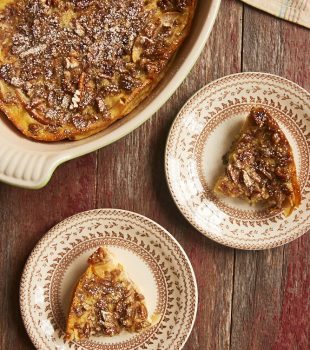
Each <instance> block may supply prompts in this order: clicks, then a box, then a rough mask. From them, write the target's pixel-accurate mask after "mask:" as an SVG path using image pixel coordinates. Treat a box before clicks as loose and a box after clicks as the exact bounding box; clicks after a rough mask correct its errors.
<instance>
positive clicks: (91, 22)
mask: <svg viewBox="0 0 310 350" xmlns="http://www.w3.org/2000/svg"><path fill="white" fill-rule="evenodd" d="M195 6H196V0H122V1H119V0H104V1H103V0H3V1H1V3H0V110H1V111H2V112H3V113H4V115H6V116H7V118H8V119H9V120H11V121H12V122H13V123H14V125H15V126H16V127H17V128H18V129H19V130H20V131H21V132H22V133H23V134H24V135H26V136H27V137H29V138H32V139H35V140H41V141H58V140H63V139H71V140H77V139H81V138H85V137H88V136H90V135H92V134H95V133H97V132H99V131H101V130H103V129H106V128H107V127H108V126H110V125H111V124H112V123H114V122H115V121H116V120H118V119H120V118H122V117H124V116H125V115H127V114H128V113H130V112H131V111H132V110H133V109H134V108H135V107H137V106H138V105H139V104H140V102H141V101H142V100H143V99H145V98H146V97H147V96H148V95H149V94H150V92H151V90H152V89H153V88H154V87H155V86H156V84H157V83H158V82H159V81H160V79H161V78H162V77H163V75H164V73H165V72H166V70H167V66H168V64H169V62H170V61H171V59H172V58H173V56H174V54H175V53H176V51H177V49H178V48H179V46H180V45H181V43H182V42H183V40H184V39H185V37H186V36H187V34H188V33H189V30H190V26H191V22H192V18H193V15H194V11H195Z"/></svg>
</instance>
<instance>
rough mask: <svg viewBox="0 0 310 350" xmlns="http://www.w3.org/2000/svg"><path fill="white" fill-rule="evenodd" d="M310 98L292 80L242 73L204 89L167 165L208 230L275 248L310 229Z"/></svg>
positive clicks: (180, 123) (189, 209) (188, 208)
mask: <svg viewBox="0 0 310 350" xmlns="http://www.w3.org/2000/svg"><path fill="white" fill-rule="evenodd" d="M309 168H310V95H309V93H308V92H307V91H306V90H304V89H303V88H301V87H300V86H298V85H296V84H295V83H293V82H291V81H289V80H286V79H284V78H281V77H278V76H275V75H271V74H265V73H240V74H234V75H230V76H226V77H224V78H221V79H219V80H216V81H214V82H212V83H210V84H208V85H206V86H205V87H203V88H202V89H201V90H200V91H198V92H197V93H196V94H195V95H194V96H193V97H192V98H191V99H190V100H189V101H188V102H187V103H186V104H185V106H184V107H183V108H182V109H181V111H180V113H179V114H178V116H177V118H176V119H175V121H174V123H173V125H172V127H171V130H170V133H169V137H168V141H167V145H166V155H165V170H166V177H167V182H168V186H169V188H170V191H171V194H172V197H173V199H174V201H175V203H176V204H177V206H178V207H179V209H180V211H181V212H182V213H183V215H184V216H185V217H186V218H187V219H188V221H189V222H190V223H191V224H192V225H193V226H194V227H195V228H196V229H197V230H199V231H200V232H201V233H203V234H204V235H206V236H207V237H209V238H211V239H213V240H215V241H217V242H219V243H221V244H224V245H227V246H230V247H234V248H239V249H253V250H255V249H267V248H272V247H276V246H279V245H283V244H285V243H288V242H290V241H292V240H294V239H296V238H298V237H300V236H301V235H302V234H304V233H306V232H307V231H309V229H310V200H309V199H310V171H309Z"/></svg>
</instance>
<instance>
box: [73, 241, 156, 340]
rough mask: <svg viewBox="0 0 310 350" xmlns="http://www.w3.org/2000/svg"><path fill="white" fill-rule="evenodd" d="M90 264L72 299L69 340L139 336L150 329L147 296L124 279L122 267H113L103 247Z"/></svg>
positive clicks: (90, 259) (93, 255)
mask: <svg viewBox="0 0 310 350" xmlns="http://www.w3.org/2000/svg"><path fill="white" fill-rule="evenodd" d="M88 263H89V268H88V270H87V271H86V272H85V274H84V275H83V276H82V277H81V279H80V281H79V284H78V286H77V289H76V291H75V295H74V298H73V302H72V306H71V310H70V315H69V320H68V326H67V337H68V339H71V340H73V339H76V340H78V339H83V338H88V337H89V336H91V335H106V336H113V335H115V334H118V333H120V332H121V330H122V329H125V330H127V331H131V332H138V331H140V330H142V329H143V328H145V327H148V326H149V325H150V324H149V322H148V312H147V309H146V307H145V304H144V296H143V295H142V294H140V293H139V292H138V291H137V290H136V289H135V288H134V286H133V284H132V282H130V281H129V280H128V278H126V277H125V274H124V271H123V268H122V266H121V265H117V264H115V263H112V262H111V258H110V256H109V253H108V252H107V250H106V249H105V248H103V247H100V248H99V249H98V250H97V251H96V252H95V253H94V254H92V256H91V257H90V258H89V259H88Z"/></svg>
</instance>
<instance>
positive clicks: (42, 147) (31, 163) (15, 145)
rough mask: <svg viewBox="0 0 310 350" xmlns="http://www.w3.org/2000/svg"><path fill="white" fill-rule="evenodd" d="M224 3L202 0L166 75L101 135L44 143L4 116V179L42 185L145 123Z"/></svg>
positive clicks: (0, 138)
mask: <svg viewBox="0 0 310 350" xmlns="http://www.w3.org/2000/svg"><path fill="white" fill-rule="evenodd" d="M220 2H221V1H220V0H210V1H198V5H197V6H198V8H197V10H196V15H195V18H194V21H193V25H192V28H191V32H190V35H189V37H188V38H187V40H186V42H185V43H184V45H183V46H182V47H181V48H180V50H179V51H178V53H177V55H176V57H175V59H174V61H173V63H172V64H171V67H170V69H169V71H168V73H167V74H166V76H165V78H164V79H163V80H162V81H161V83H160V84H159V85H158V86H157V88H156V89H155V90H154V92H153V93H152V94H151V95H150V96H149V97H148V98H147V99H146V100H145V101H144V102H143V103H142V104H141V105H139V107H138V108H136V109H135V110H134V111H133V112H132V113H130V114H129V115H128V116H127V117H125V118H123V119H122V120H120V121H118V122H116V123H115V124H113V125H112V126H110V127H109V128H108V129H106V130H104V131H102V132H100V133H99V134H96V135H94V136H91V137H89V138H86V139H84V140H81V141H74V142H68V141H64V142H56V143H41V142H35V141H32V140H30V139H27V138H25V137H24V136H23V135H22V134H20V133H19V132H18V131H16V130H15V128H14V127H13V126H11V124H10V123H9V122H8V121H7V120H5V118H0V181H3V182H6V183H9V184H11V185H15V186H20V187H25V188H32V189H36V188H41V187H43V186H45V185H46V184H47V182H48V181H49V179H50V177H51V175H52V174H53V172H54V170H55V169H56V167H57V166H58V165H59V164H61V163H63V162H65V161H67V160H69V159H73V158H76V157H79V156H81V155H84V154H86V153H90V152H92V151H94V150H96V149H99V148H101V147H104V146H106V145H108V144H110V143H112V142H114V141H116V140H118V139H120V138H121V137H123V136H125V135H127V134H128V133H130V132H131V131H133V130H134V129H136V128H137V127H138V126H140V125H141V124H142V123H144V122H145V121H146V120H147V119H148V118H150V117H151V116H152V115H153V114H154V113H155V112H156V111H157V110H158V109H159V108H160V107H161V106H162V105H163V104H164V103H165V102H166V101H167V99H168V98H169V97H170V96H171V95H172V94H173V92H174V91H175V90H176V89H177V88H178V86H179V85H180V84H181V82H182V81H183V80H184V78H185V77H186V76H187V74H188V73H189V71H190V69H191V68H192V67H193V65H194V64H195V62H196V60H197V58H198V56H199V54H200V52H201V51H202V49H203V47H204V45H205V42H206V40H207V38H208V36H209V34H210V31H211V29H212V27H213V24H214V21H215V18H216V16H217V12H218V9H219V6H220Z"/></svg>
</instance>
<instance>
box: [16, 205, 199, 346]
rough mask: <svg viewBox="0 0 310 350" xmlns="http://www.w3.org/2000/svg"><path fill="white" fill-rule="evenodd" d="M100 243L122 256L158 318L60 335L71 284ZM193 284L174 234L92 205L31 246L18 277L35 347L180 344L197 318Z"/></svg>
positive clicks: (141, 219) (138, 218) (130, 215)
mask: <svg viewBox="0 0 310 350" xmlns="http://www.w3.org/2000/svg"><path fill="white" fill-rule="evenodd" d="M101 245H104V246H106V247H108V249H109V250H110V251H111V252H112V253H113V254H114V255H115V257H116V258H117V260H118V261H119V262H120V263H122V264H123V265H124V267H125V269H126V271H127V273H128V275H129V277H130V278H131V279H132V280H133V281H134V282H135V284H137V286H138V287H139V289H140V290H141V292H142V294H144V296H145V298H146V305H147V308H148V311H149V314H150V315H152V314H159V315H160V318H159V321H158V322H157V323H156V324H154V325H153V326H151V327H150V328H148V329H147V330H145V331H144V332H141V333H134V334H133V333H128V332H122V333H121V334H119V335H117V336H114V337H91V338H90V339H89V340H83V341H80V342H67V341H65V339H64V330H65V324H66V316H67V314H68V309H69V304H70V299H71V293H72V290H73V288H74V285H75V283H76V282H77V280H78V279H79V277H80V275H81V274H82V273H83V271H84V270H85V268H86V264H87V258H88V257H89V256H90V254H91V253H92V252H94V251H95V250H96V249H97V248H98V247H99V246H101ZM197 300H198V295H197V285H196V280H195V275H194V272H193V269H192V267H191V264H190V262H189V260H188V258H187V256H186V254H185V252H184V251H183V249H182V248H181V246H180V245H179V244H178V243H177V241H176V240H175V239H174V238H173V237H172V236H171V235H170V234H169V233H168V232H167V231H166V230H165V229H164V228H162V227H161V226H159V225H158V224H157V223H155V222H153V221H152V220H150V219H148V218H146V217H144V216H142V215H139V214H136V213H132V212H129V211H124V210H117V209H96V210H91V211H87V212H83V213H80V214H77V215H74V216H72V217H70V218H68V219H66V220H64V221H62V222H61V223H59V224H58V225H56V226H55V227H54V228H52V229H51V230H50V231H49V232H48V233H47V234H46V235H45V236H44V237H43V238H42V239H41V241H40V242H39V243H38V244H37V246H36V247H35V249H34V250H33V252H32V253H31V255H30V257H29V259H28V261H27V263H26V266H25V269H24V272H23V276H22V281H21V287H20V306H21V313H22V318H23V321H24V324H25V327H26V330H27V332H28V334H29V336H30V338H31V340H32V342H33V344H34V345H35V346H36V347H37V349H44V350H56V349H57V350H66V349H75V350H82V349H85V350H129V349H141V350H142V349H154V350H155V349H160V350H165V349H166V350H168V349H169V350H170V349H174V350H177V349H181V348H182V347H183V345H184V344H185V342H186V340H187V338H188V336H189V334H190V332H191V329H192V327H193V323H194V320H195V317H196V310H197Z"/></svg>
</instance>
